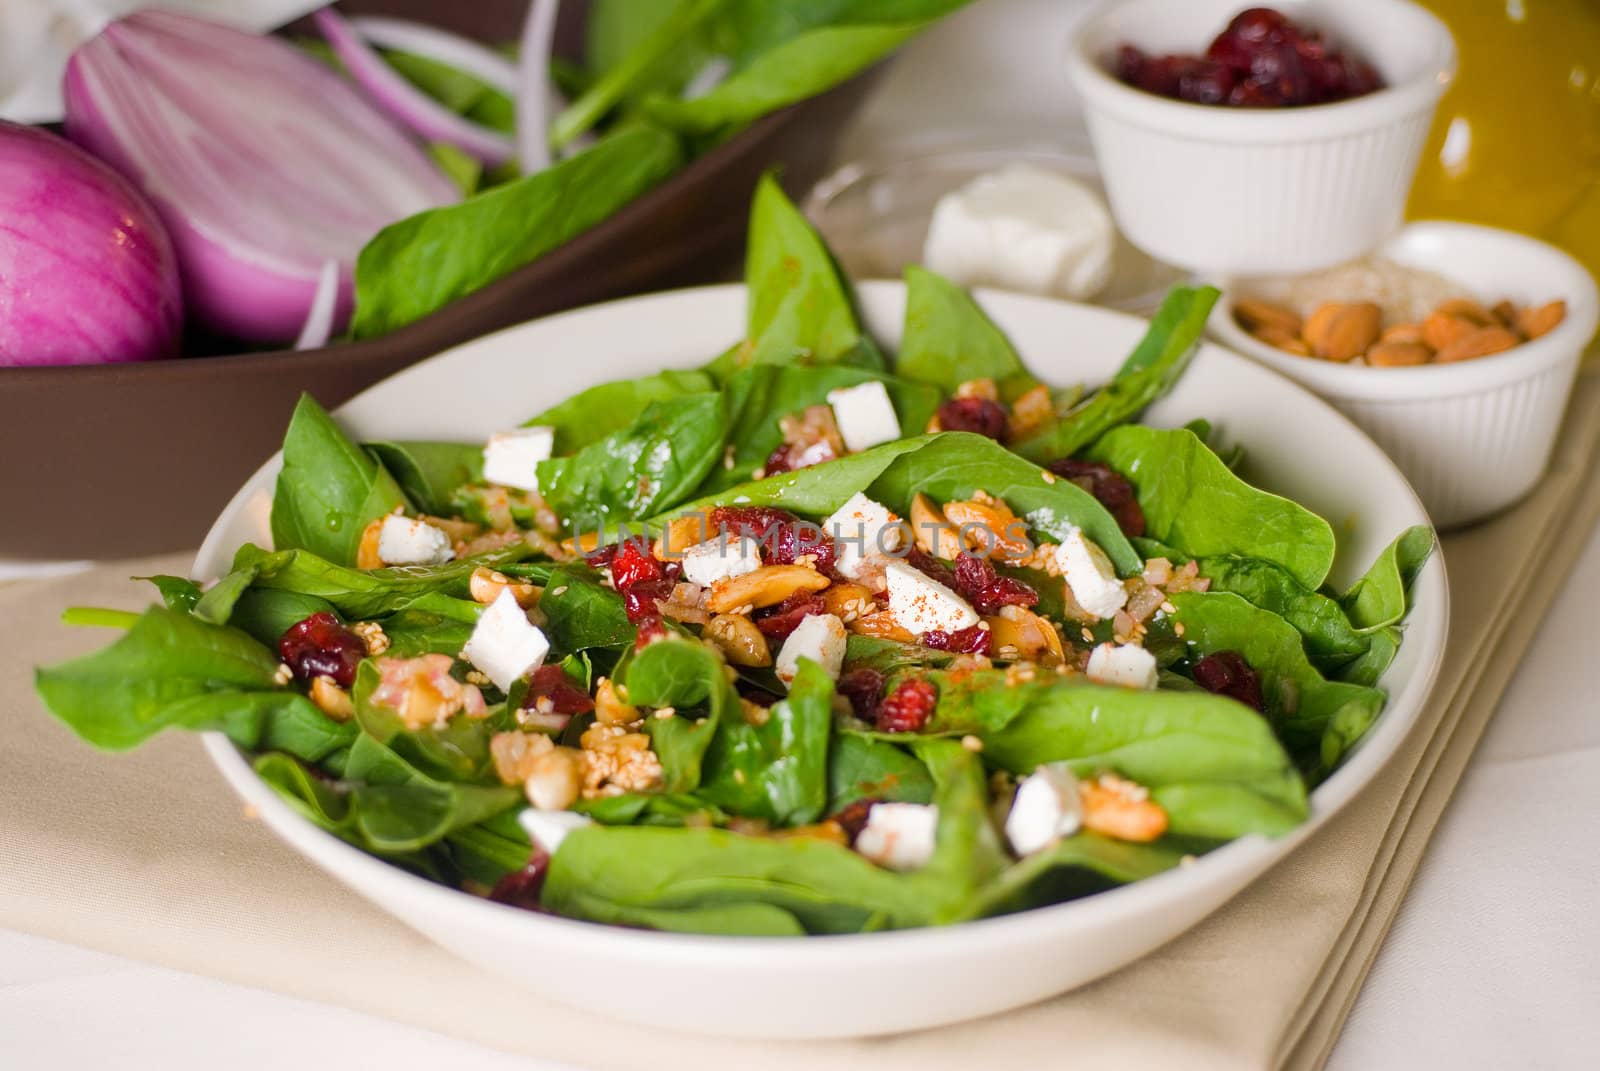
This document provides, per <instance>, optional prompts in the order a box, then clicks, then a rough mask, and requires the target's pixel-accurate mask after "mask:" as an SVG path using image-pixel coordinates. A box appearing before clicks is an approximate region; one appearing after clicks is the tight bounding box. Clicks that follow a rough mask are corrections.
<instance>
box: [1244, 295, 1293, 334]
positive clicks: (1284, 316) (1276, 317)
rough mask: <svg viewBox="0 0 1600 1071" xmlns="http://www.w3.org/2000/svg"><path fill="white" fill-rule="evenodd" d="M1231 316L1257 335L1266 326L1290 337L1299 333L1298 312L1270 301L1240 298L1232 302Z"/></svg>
mask: <svg viewBox="0 0 1600 1071" xmlns="http://www.w3.org/2000/svg"><path fill="white" fill-rule="evenodd" d="M1233 316H1234V319H1236V320H1238V321H1239V324H1240V326H1242V327H1243V328H1244V329H1245V330H1246V331H1249V332H1250V333H1251V334H1253V335H1256V336H1257V337H1261V333H1262V332H1263V331H1265V330H1267V329H1268V328H1271V329H1273V330H1274V331H1277V332H1281V333H1283V334H1287V335H1289V336H1291V337H1296V336H1298V335H1299V334H1300V314H1299V313H1298V312H1295V311H1294V310H1293V309H1287V308H1284V307H1283V306H1282V305H1275V304H1273V303H1272V302H1270V301H1262V300H1260V299H1258V298H1240V299H1239V300H1238V301H1235V302H1234V303H1233Z"/></svg>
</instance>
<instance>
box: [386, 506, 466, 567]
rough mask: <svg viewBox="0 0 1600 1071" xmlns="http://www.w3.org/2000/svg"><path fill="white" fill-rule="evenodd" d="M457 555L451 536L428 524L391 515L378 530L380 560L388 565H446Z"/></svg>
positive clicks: (410, 518) (413, 518) (412, 518)
mask: <svg viewBox="0 0 1600 1071" xmlns="http://www.w3.org/2000/svg"><path fill="white" fill-rule="evenodd" d="M455 556H456V554H455V551H454V550H453V549H451V543H450V536H449V535H448V534H446V533H445V531H444V530H443V529H441V528H435V527H434V526H433V525H431V524H429V523H428V522H427V521H419V520H417V519H416V518H415V517H402V516H400V515H399V514H398V513H391V514H389V516H387V517H385V518H384V519H383V525H382V526H381V527H380V528H379V529H378V558H379V559H380V560H381V561H382V562H383V564H385V565H442V564H444V563H445V562H447V561H449V560H450V559H451V558H454V557H455Z"/></svg>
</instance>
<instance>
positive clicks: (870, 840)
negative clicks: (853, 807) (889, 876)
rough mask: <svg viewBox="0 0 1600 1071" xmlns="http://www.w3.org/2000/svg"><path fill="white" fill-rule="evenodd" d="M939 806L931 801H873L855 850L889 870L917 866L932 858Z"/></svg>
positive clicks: (937, 829)
mask: <svg viewBox="0 0 1600 1071" xmlns="http://www.w3.org/2000/svg"><path fill="white" fill-rule="evenodd" d="M938 831H939V808H938V807H936V806H934V805H933V804H931V803H874V804H873V805H872V809H871V810H869V811H868V812H867V824H866V825H865V826H864V827H863V828H862V830H861V835H860V836H858V837H857V838H856V851H858V852H860V853H861V854H862V855H864V856H866V857H867V858H868V859H871V860H872V861H873V862H874V863H877V864H878V865H879V866H886V867H888V868H889V869H890V870H917V869H919V868H921V867H924V866H926V865H927V864H928V860H930V859H932V858H933V849H934V842H935V839H936V834H937V833H938Z"/></svg>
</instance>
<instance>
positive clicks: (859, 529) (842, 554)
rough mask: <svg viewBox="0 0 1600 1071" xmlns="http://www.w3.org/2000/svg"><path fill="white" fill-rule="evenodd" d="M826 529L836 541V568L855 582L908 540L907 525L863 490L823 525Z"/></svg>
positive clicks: (852, 496)
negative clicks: (869, 564)
mask: <svg viewBox="0 0 1600 1071" xmlns="http://www.w3.org/2000/svg"><path fill="white" fill-rule="evenodd" d="M822 530H823V531H824V532H826V533H827V535H828V537H829V538H830V539H832V540H833V552H834V553H833V563H834V566H835V567H836V568H837V569H838V570H839V572H841V573H843V574H844V575H845V576H847V577H849V578H850V579H851V580H861V579H863V578H864V576H865V575H866V573H867V572H868V563H869V562H871V561H873V560H876V559H882V558H884V557H887V556H888V555H891V554H893V553H894V552H895V551H897V550H899V549H900V548H901V547H902V546H904V545H905V539H906V523H905V522H904V521H902V520H901V519H900V518H899V517H896V516H895V515H894V514H893V513H891V512H890V511H889V508H888V507H887V506H884V505H882V504H881V503H878V502H874V501H873V500H872V499H870V498H868V497H867V496H866V495H864V494H862V493H861V492H859V491H857V492H856V493H855V494H853V495H851V496H850V499H849V501H847V502H846V503H845V504H844V505H842V506H840V507H839V508H838V509H837V510H835V511H834V512H833V515H832V516H830V517H829V518H828V519H827V520H825V521H823V522H822Z"/></svg>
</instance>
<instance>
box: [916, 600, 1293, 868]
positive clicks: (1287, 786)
mask: <svg viewBox="0 0 1600 1071" xmlns="http://www.w3.org/2000/svg"><path fill="white" fill-rule="evenodd" d="M1229 598H1232V596H1229ZM1238 601H1239V602H1240V603H1241V604H1243V605H1247V606H1248V605H1249V604H1247V603H1244V602H1243V600H1242V599H1241V600H1238ZM1186 635H1187V634H1186ZM1252 664H1253V663H1252ZM1003 678H1004V673H1003V672H1002V671H999V670H989V671H983V672H979V673H973V674H969V675H966V676H962V677H959V678H952V677H950V676H947V675H945V674H941V673H935V674H932V675H931V676H930V679H931V680H933V681H934V682H935V683H936V684H937V685H938V687H939V705H938V709H937V711H936V712H935V715H934V719H933V721H932V722H930V723H929V726H928V728H929V730H931V731H937V732H951V731H953V732H964V733H975V734H976V735H977V736H978V737H979V738H980V739H982V740H983V757H984V760H985V761H986V762H988V763H990V764H992V765H997V766H1000V767H1003V768H1005V769H1008V770H1011V771H1013V772H1015V773H1021V774H1025V773H1030V772H1032V771H1033V770H1034V769H1035V768H1036V767H1037V766H1039V765H1040V764H1042V763H1046V762H1066V763H1067V764H1068V765H1070V766H1071V767H1072V770H1073V772H1074V773H1076V774H1078V775H1079V776H1084V777H1092V776H1095V775H1096V774H1099V773H1101V772H1103V771H1106V770H1110V771H1113V772H1115V773H1118V774H1120V775H1122V776H1124V777H1127V778H1130V779H1132V780H1134V781H1137V782H1138V783H1139V784H1141V785H1144V786H1145V787H1147V788H1149V789H1150V794H1151V797H1152V798H1153V799H1154V800H1155V801H1156V802H1157V803H1159V804H1161V806H1162V807H1163V808H1164V809H1165V810H1166V812H1167V816H1168V819H1169V821H1170V826H1169V828H1170V831H1171V832H1172V833H1173V834H1178V835H1185V836H1197V837H1210V838H1219V839H1232V838H1234V837H1238V836H1243V835H1244V834H1246V833H1266V834H1271V835H1276V834H1279V833H1283V832H1286V831H1287V830H1289V829H1292V828H1294V826H1296V825H1298V824H1299V823H1300V822H1301V821H1303V820H1304V819H1305V816H1306V799H1305V785H1304V784H1303V783H1302V782H1301V780H1300V777H1299V775H1298V774H1296V772H1295V769H1294V767H1293V765H1292V764H1291V763H1290V762H1289V757H1288V756H1287V755H1285V754H1284V751H1283V748H1282V747H1281V746H1280V745H1279V743H1278V741H1277V740H1276V739H1275V738H1274V737H1273V734H1272V729H1271V726H1270V725H1268V723H1267V722H1266V721H1265V720H1264V719H1263V718H1262V717H1261V716H1260V715H1258V714H1257V713H1256V712H1255V711H1253V710H1250V709H1249V708H1248V707H1246V706H1244V705H1243V704H1241V703H1237V702H1234V701H1233V700H1231V699H1224V698H1221V697H1219V696H1213V695H1209V694H1204V693H1198V692H1168V691H1154V692H1144V691H1137V690H1133V689H1126V688H1115V687H1105V686H1101V685H1095V684H1088V683H1080V682H1079V681H1077V680H1071V679H1064V680H1050V681H1044V680H1041V681H1035V682H1027V683H1022V684H1019V685H1013V686H1010V687H1008V686H1007V685H1006V683H1005V681H1004V679H1003Z"/></svg>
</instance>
